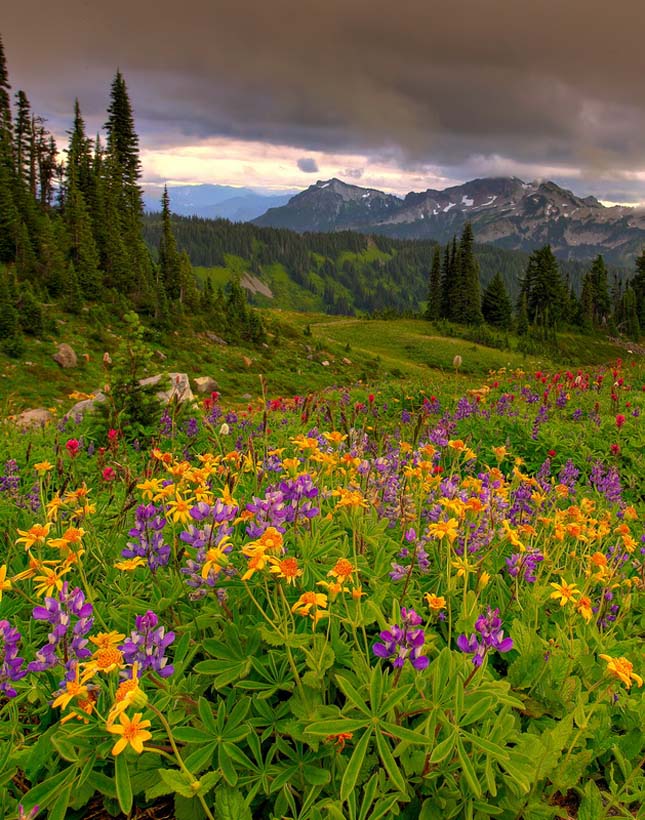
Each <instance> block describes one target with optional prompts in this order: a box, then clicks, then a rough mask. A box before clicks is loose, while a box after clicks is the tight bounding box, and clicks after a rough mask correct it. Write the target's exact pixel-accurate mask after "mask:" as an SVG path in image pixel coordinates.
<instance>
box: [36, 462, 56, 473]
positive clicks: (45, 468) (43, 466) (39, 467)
mask: <svg viewBox="0 0 645 820" xmlns="http://www.w3.org/2000/svg"><path fill="white" fill-rule="evenodd" d="M53 469H54V465H53V464H50V463H49V461H39V462H38V463H37V464H34V470H36V472H37V473H48V472H49V471H50V470H53Z"/></svg>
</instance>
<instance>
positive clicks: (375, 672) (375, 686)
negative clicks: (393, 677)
mask: <svg viewBox="0 0 645 820" xmlns="http://www.w3.org/2000/svg"><path fill="white" fill-rule="evenodd" d="M384 687H385V675H384V674H383V670H382V669H381V667H380V666H375V667H374V668H373V669H372V675H371V678H370V704H371V706H372V712H374V713H375V714H378V712H379V710H380V706H381V701H382V700H383V689H384Z"/></svg>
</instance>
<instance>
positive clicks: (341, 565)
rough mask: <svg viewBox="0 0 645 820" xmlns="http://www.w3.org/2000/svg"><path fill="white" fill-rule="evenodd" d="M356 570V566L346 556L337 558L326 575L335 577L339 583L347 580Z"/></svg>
mask: <svg viewBox="0 0 645 820" xmlns="http://www.w3.org/2000/svg"><path fill="white" fill-rule="evenodd" d="M355 572H356V567H355V566H354V565H353V564H352V563H351V561H348V560H347V558H339V559H338V561H336V564H335V566H334V568H333V569H330V570H329V572H328V573H327V576H328V577H329V576H331V577H332V578H336V579H337V581H338V582H339V583H340V584H344V583H345V582H346V581H348V580H349V579H350V578H351V577H352V575H353V574H354V573H355Z"/></svg>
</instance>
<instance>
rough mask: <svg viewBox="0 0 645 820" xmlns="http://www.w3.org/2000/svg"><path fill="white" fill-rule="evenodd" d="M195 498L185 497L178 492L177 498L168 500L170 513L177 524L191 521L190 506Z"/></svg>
mask: <svg viewBox="0 0 645 820" xmlns="http://www.w3.org/2000/svg"><path fill="white" fill-rule="evenodd" d="M194 500H195V499H194V498H185V499H184V498H182V497H181V495H180V494H179V493H177V495H176V497H175V500H174V501H169V502H168V508H169V510H170V515H171V518H172V520H173V521H174V523H175V524H177V523H179V524H187V523H188V522H189V521H190V508H191V505H192V503H193V501H194Z"/></svg>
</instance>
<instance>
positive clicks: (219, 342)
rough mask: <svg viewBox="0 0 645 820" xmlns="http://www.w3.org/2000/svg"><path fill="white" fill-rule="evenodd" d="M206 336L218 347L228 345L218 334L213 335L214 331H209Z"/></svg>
mask: <svg viewBox="0 0 645 820" xmlns="http://www.w3.org/2000/svg"><path fill="white" fill-rule="evenodd" d="M204 336H206V338H207V339H208V341H209V342H213V343H214V344H216V345H227V344H228V342H227V341H226V340H225V339H222V337H221V336H218V335H217V333H213V331H212V330H207V331H206V332H205V333H204Z"/></svg>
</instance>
